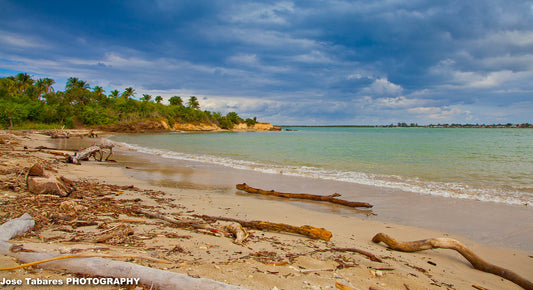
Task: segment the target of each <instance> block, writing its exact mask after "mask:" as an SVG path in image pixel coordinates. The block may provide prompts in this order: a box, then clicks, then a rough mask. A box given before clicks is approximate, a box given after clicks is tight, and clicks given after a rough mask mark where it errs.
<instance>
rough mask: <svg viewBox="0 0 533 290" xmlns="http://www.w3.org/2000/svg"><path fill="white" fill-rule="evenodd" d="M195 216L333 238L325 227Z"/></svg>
mask: <svg viewBox="0 0 533 290" xmlns="http://www.w3.org/2000/svg"><path fill="white" fill-rule="evenodd" d="M194 216H195V217H199V218H202V219H204V220H207V221H208V220H213V221H228V222H236V223H238V224H240V225H241V226H243V227H245V228H251V229H256V230H261V231H275V232H286V233H293V234H299V235H302V236H306V237H309V238H311V239H315V240H325V241H329V240H330V239H331V236H332V234H331V232H330V231H328V230H326V229H323V228H315V227H313V226H308V225H305V226H300V227H296V226H291V225H287V224H282V223H271V222H265V221H244V220H238V219H234V218H228V217H215V216H208V215H194Z"/></svg>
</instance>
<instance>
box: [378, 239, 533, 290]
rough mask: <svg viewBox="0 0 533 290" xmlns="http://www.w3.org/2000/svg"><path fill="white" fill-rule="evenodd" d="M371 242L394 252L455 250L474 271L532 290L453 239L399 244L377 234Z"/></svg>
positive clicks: (527, 283)
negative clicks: (496, 276) (384, 245)
mask: <svg viewBox="0 0 533 290" xmlns="http://www.w3.org/2000/svg"><path fill="white" fill-rule="evenodd" d="M372 242H374V243H379V242H383V243H385V244H387V246H389V248H391V249H393V250H396V251H401V252H418V251H423V250H429V249H438V248H441V249H451V250H456V251H457V252H459V254H461V255H462V256H463V257H465V258H466V259H467V260H468V262H470V264H472V266H473V267H474V268H475V269H477V270H480V271H483V272H487V273H491V274H494V275H498V276H500V277H502V278H505V279H507V280H509V281H511V282H513V283H515V284H517V285H519V286H520V287H522V288H524V289H527V290H533V283H532V282H531V281H528V280H526V279H525V278H523V277H521V276H520V275H518V274H516V273H515V272H513V271H511V270H508V269H505V268H502V267H500V266H496V265H493V264H490V263H487V262H486V261H484V260H483V259H481V258H480V257H479V256H477V255H476V254H474V252H472V250H470V249H469V248H467V247H465V246H464V245H463V244H461V243H460V242H459V241H457V240H454V239H449V238H433V239H426V240H419V241H412V242H399V241H397V240H395V239H393V238H392V237H390V236H388V235H386V234H384V233H378V234H376V235H375V236H374V237H373V238H372Z"/></svg>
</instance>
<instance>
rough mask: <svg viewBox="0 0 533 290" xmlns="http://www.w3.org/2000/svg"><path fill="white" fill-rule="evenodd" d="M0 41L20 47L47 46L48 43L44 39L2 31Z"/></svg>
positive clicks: (3, 43)
mask: <svg viewBox="0 0 533 290" xmlns="http://www.w3.org/2000/svg"><path fill="white" fill-rule="evenodd" d="M0 43H2V46H4V45H12V46H15V47H19V48H45V47H47V45H46V44H45V42H44V41H42V40H39V39H34V38H31V37H29V36H27V35H20V34H14V33H9V32H6V31H0Z"/></svg>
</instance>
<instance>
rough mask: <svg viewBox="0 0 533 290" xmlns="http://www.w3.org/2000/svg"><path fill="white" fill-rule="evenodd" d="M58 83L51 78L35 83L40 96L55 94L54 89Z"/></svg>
mask: <svg viewBox="0 0 533 290" xmlns="http://www.w3.org/2000/svg"><path fill="white" fill-rule="evenodd" d="M55 83H56V82H55V81H54V80H53V79H51V78H42V79H38V80H37V82H35V85H36V86H37V88H38V91H39V96H42V95H45V94H50V93H54V87H52V86H53V85H54V84H55Z"/></svg>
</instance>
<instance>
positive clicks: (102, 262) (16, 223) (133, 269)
mask: <svg viewBox="0 0 533 290" xmlns="http://www.w3.org/2000/svg"><path fill="white" fill-rule="evenodd" d="M34 224H35V221H34V220H33V219H32V218H31V216H30V215H28V214H24V215H23V216H21V217H19V218H16V219H13V220H11V221H8V222H6V223H4V224H3V225H1V226H0V254H2V255H7V256H11V257H14V258H16V259H18V260H19V261H21V262H23V263H29V262H35V261H40V260H44V259H49V258H53V257H60V256H61V255H58V254H53V253H28V252H12V251H11V250H10V249H11V247H12V245H11V244H10V243H7V242H6V241H7V240H9V239H11V238H13V237H15V236H16V235H18V234H22V233H24V232H25V231H28V230H30V229H31V228H33V226H34ZM40 267H41V268H44V269H51V270H65V271H67V272H69V273H79V274H84V275H90V276H96V277H114V278H124V279H127V278H130V279H131V278H138V279H139V281H140V283H141V284H143V285H146V286H147V287H153V288H156V289H243V288H240V287H237V286H233V285H229V284H224V283H221V282H218V281H214V280H209V279H205V278H191V277H189V276H187V275H184V274H179V273H174V272H168V271H163V270H159V269H154V268H150V267H145V266H140V265H136V264H133V263H128V262H119V261H114V260H110V259H104V258H72V259H64V260H57V261H52V262H46V263H43V264H40Z"/></svg>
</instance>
